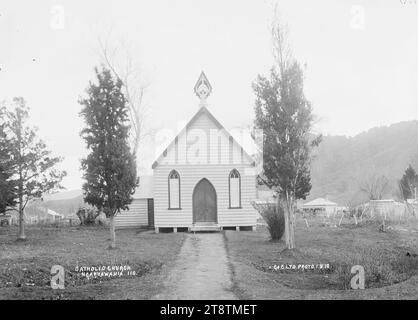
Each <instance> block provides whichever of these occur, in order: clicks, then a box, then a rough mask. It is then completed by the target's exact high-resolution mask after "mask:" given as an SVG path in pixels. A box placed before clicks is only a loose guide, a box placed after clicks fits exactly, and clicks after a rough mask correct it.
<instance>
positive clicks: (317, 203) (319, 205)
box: [301, 198, 338, 217]
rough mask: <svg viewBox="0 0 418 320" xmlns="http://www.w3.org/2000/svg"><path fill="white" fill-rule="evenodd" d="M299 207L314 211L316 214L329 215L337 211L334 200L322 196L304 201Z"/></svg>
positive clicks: (306, 210)
mask: <svg viewBox="0 0 418 320" xmlns="http://www.w3.org/2000/svg"><path fill="white" fill-rule="evenodd" d="M301 209H302V210H303V211H305V212H314V213H316V214H319V215H326V216H327V217H329V216H330V215H331V214H334V213H335V212H336V211H337V209H338V207H337V204H336V203H335V202H332V201H330V200H328V199H324V198H317V199H314V200H312V201H309V202H307V203H304V204H303V205H302V206H301Z"/></svg>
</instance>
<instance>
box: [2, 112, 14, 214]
mask: <svg viewBox="0 0 418 320" xmlns="http://www.w3.org/2000/svg"><path fill="white" fill-rule="evenodd" d="M7 127H8V123H7V118H6V108H5V107H0V151H1V152H0V214H2V213H5V212H6V211H7V210H9V209H10V208H12V207H14V206H15V205H16V201H15V183H14V181H12V180H11V178H12V175H13V173H12V171H11V168H10V167H11V150H12V145H11V141H10V139H9V138H8V136H7Z"/></svg>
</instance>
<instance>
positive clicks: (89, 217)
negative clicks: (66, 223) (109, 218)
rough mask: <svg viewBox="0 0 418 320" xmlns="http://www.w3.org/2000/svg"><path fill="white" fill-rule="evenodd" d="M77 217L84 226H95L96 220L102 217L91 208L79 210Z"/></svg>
mask: <svg viewBox="0 0 418 320" xmlns="http://www.w3.org/2000/svg"><path fill="white" fill-rule="evenodd" d="M76 214H77V217H78V218H79V219H80V224H81V225H83V226H87V225H94V224H95V223H96V218H97V217H98V216H99V215H100V212H99V211H97V210H94V209H90V208H84V207H83V208H79V209H78V210H77V213H76Z"/></svg>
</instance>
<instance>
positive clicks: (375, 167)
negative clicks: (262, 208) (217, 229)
mask: <svg viewBox="0 0 418 320" xmlns="http://www.w3.org/2000/svg"><path fill="white" fill-rule="evenodd" d="M314 156H315V159H314V161H313V163H312V168H311V176H312V190H311V193H310V195H309V197H308V200H311V199H314V198H317V197H328V198H329V199H330V200H332V201H335V202H337V203H338V204H340V205H346V204H347V203H348V202H353V203H359V202H361V201H364V200H366V199H365V196H364V195H363V194H362V193H361V192H360V191H359V189H360V185H361V184H362V182H363V181H366V180H369V179H370V177H372V176H373V175H375V176H378V175H385V176H386V177H387V178H388V179H389V188H388V190H387V192H386V194H385V197H386V198H395V197H396V195H397V181H398V180H399V179H400V178H401V177H402V174H403V173H404V171H405V169H406V168H407V167H408V165H409V164H411V165H412V166H413V167H414V168H415V169H416V170H417V171H418V121H406V122H400V123H397V124H393V125H390V126H385V127H377V128H372V129H370V130H368V131H366V132H363V133H360V134H358V135H356V136H354V137H345V136H325V137H324V138H323V141H322V142H321V144H320V145H319V147H318V148H317V149H316V150H315V154H314ZM36 205H42V206H46V207H47V208H49V209H51V210H53V211H56V212H58V213H61V214H64V215H69V214H71V213H74V212H75V211H76V210H77V209H78V207H79V206H83V205H85V204H84V201H83V196H82V192H81V190H72V191H65V192H60V193H56V194H53V195H49V196H47V197H45V201H44V202H42V203H41V204H39V203H38V204H36Z"/></svg>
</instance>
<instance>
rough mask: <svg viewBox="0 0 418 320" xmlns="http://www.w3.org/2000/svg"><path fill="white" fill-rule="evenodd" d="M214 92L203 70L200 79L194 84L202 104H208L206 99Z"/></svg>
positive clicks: (195, 91)
mask: <svg viewBox="0 0 418 320" xmlns="http://www.w3.org/2000/svg"><path fill="white" fill-rule="evenodd" d="M211 92H212V86H211V85H210V83H209V80H208V78H207V77H206V75H205V73H204V72H203V71H202V73H201V74H200V77H199V79H198V80H197V82H196V85H195V86H194V93H195V94H196V95H197V96H198V98H199V99H200V106H206V105H207V102H206V99H207V97H209V95H210V94H211Z"/></svg>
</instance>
